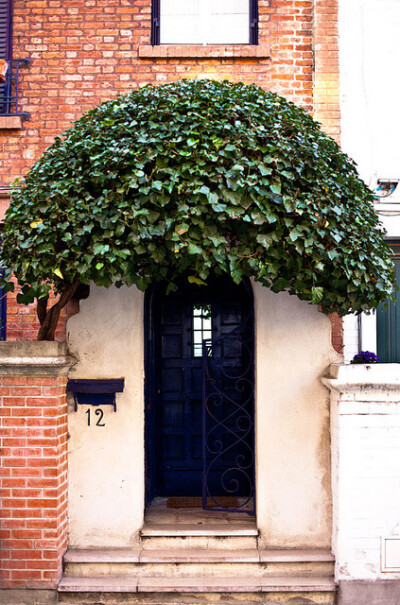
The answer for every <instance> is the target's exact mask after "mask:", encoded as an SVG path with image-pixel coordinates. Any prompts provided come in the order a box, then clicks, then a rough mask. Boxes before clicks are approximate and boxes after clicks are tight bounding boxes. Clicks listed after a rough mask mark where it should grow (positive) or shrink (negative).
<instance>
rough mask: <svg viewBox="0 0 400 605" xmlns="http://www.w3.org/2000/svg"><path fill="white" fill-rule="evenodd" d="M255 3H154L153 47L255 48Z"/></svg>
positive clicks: (196, 0)
mask: <svg viewBox="0 0 400 605" xmlns="http://www.w3.org/2000/svg"><path fill="white" fill-rule="evenodd" d="M257 8H258V7H257V0H153V21H152V24H153V28H152V44H153V45H155V44H257V43H258V27H257V25H258V23H257V22H258V10H257Z"/></svg>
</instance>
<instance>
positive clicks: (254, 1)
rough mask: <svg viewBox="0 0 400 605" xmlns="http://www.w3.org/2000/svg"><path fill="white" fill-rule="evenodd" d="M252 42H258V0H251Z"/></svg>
mask: <svg viewBox="0 0 400 605" xmlns="http://www.w3.org/2000/svg"><path fill="white" fill-rule="evenodd" d="M250 44H258V0H250Z"/></svg>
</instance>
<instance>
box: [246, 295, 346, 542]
mask: <svg viewBox="0 0 400 605" xmlns="http://www.w3.org/2000/svg"><path fill="white" fill-rule="evenodd" d="M254 301H255V328H256V360H257V361H256V452H257V522H258V526H259V528H260V530H261V536H262V539H263V542H264V545H266V546H270V547H274V546H275V547H289V546H293V547H296V546H297V547H302V546H304V547H307V546H314V547H329V546H330V541H331V489H330V438H329V394H328V391H327V390H326V389H325V387H323V386H322V385H321V382H320V378H321V376H323V375H324V374H325V373H326V371H327V368H328V366H329V363H330V361H331V360H333V359H335V360H337V361H339V360H340V359H341V357H340V356H339V355H338V354H337V353H335V351H334V350H333V348H332V346H331V328H330V321H329V319H328V318H327V317H326V316H324V315H323V314H322V313H320V312H319V311H318V309H317V307H316V306H311V305H309V304H307V303H305V302H302V301H300V300H299V299H298V298H297V297H295V296H289V295H288V294H286V293H281V294H274V293H273V292H271V291H270V290H268V289H266V288H263V287H262V286H260V285H259V284H256V285H255V286H254Z"/></svg>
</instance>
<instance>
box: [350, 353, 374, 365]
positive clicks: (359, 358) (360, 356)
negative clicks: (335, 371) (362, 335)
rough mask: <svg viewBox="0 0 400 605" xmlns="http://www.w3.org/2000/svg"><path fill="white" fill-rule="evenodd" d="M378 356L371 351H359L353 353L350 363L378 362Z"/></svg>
mask: <svg viewBox="0 0 400 605" xmlns="http://www.w3.org/2000/svg"><path fill="white" fill-rule="evenodd" d="M378 361H379V357H378V355H375V353H371V351H360V352H359V353H357V355H354V357H353V359H352V360H351V362H350V363H378Z"/></svg>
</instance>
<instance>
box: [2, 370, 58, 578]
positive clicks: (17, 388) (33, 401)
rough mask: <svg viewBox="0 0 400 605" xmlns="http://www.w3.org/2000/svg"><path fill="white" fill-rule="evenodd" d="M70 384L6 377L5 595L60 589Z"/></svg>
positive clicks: (3, 383) (4, 475)
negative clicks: (24, 589) (17, 590)
mask: <svg viewBox="0 0 400 605" xmlns="http://www.w3.org/2000/svg"><path fill="white" fill-rule="evenodd" d="M65 389H66V378H65V377H63V376H62V377H29V376H17V377H15V376H10V377H6V376H3V377H1V376H0V398H1V404H2V405H1V408H0V424H1V444H0V448H1V457H2V468H1V473H2V492H1V530H0V538H1V547H0V560H1V574H0V583H1V587H2V588H11V587H12V588H18V587H30V588H34V587H37V588H53V587H56V586H57V582H58V580H59V578H60V575H61V562H62V555H63V553H64V550H65V548H66V536H67V531H66V526H67V401H66V394H65Z"/></svg>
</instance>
